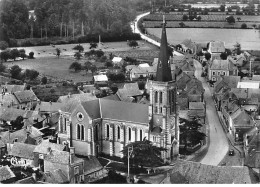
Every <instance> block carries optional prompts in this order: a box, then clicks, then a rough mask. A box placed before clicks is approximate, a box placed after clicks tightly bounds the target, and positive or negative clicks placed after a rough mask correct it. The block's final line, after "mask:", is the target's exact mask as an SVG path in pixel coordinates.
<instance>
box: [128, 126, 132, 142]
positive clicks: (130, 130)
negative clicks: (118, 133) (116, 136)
mask: <svg viewBox="0 0 260 187" xmlns="http://www.w3.org/2000/svg"><path fill="white" fill-rule="evenodd" d="M131 133H132V129H131V128H130V127H128V140H129V141H131Z"/></svg>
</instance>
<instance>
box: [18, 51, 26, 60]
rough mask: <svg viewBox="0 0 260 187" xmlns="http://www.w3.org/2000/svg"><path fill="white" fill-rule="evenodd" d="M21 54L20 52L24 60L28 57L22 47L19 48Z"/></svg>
mask: <svg viewBox="0 0 260 187" xmlns="http://www.w3.org/2000/svg"><path fill="white" fill-rule="evenodd" d="M19 54H20V57H21V58H22V59H23V60H24V58H26V54H25V50H24V49H20V50H19Z"/></svg>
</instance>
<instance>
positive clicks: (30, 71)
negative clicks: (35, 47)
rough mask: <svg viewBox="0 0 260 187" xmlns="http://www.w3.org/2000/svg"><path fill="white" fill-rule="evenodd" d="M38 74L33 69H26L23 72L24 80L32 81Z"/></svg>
mask: <svg viewBox="0 0 260 187" xmlns="http://www.w3.org/2000/svg"><path fill="white" fill-rule="evenodd" d="M38 75H39V72H38V71H36V70H34V69H26V70H25V72H24V76H25V78H28V79H29V80H31V81H32V80H34V79H36V78H37V77H38Z"/></svg>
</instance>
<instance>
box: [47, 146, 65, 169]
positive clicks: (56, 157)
mask: <svg viewBox="0 0 260 187" xmlns="http://www.w3.org/2000/svg"><path fill="white" fill-rule="evenodd" d="M44 160H46V161H49V162H52V163H59V164H66V165H68V164H69V163H70V153H69V152H67V151H59V150H55V149H53V150H51V151H50V152H49V153H48V154H46V155H45V157H44Z"/></svg>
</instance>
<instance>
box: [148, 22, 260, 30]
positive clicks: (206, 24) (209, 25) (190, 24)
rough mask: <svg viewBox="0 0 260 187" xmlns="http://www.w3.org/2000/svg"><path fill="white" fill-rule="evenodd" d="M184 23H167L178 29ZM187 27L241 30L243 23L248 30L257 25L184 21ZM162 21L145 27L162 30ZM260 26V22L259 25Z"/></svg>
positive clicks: (249, 23)
mask: <svg viewBox="0 0 260 187" xmlns="http://www.w3.org/2000/svg"><path fill="white" fill-rule="evenodd" d="M181 22H183V21H169V22H167V27H170V28H178V27H180V25H179V23H181ZM183 23H184V24H185V27H191V28H238V29H240V28H241V25H242V24H243V23H246V24H247V27H248V28H253V27H252V25H253V24H255V23H252V22H236V23H234V24H229V23H227V22H212V21H184V22H183ZM161 24H162V23H161V22H160V21H146V22H145V27H147V28H160V27H161ZM258 24H260V22H259V23H258Z"/></svg>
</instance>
